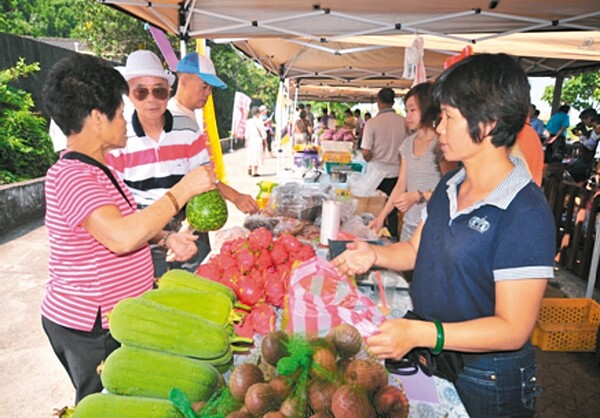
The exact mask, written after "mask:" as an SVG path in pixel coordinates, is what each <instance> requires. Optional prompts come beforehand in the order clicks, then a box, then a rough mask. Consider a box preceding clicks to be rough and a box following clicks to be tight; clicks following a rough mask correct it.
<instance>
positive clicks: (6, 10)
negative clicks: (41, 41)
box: [0, 0, 76, 38]
mask: <svg viewBox="0 0 600 418" xmlns="http://www.w3.org/2000/svg"><path fill="white" fill-rule="evenodd" d="M0 10H1V11H2V13H1V14H0V32H6V33H12V34H13V35H21V36H35V37H41V36H49V37H61V38H68V37H70V35H71V30H72V29H73V28H74V27H75V24H76V9H75V8H74V7H73V4H72V2H71V1H70V0H33V1H20V0H5V1H4V2H2V5H1V6H0Z"/></svg>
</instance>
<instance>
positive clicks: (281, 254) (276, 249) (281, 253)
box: [271, 240, 288, 265]
mask: <svg viewBox="0 0 600 418" xmlns="http://www.w3.org/2000/svg"><path fill="white" fill-rule="evenodd" d="M271 258H272V259H273V263H274V264H276V265H277V264H282V263H285V262H286V261H287V258H288V252H287V249H286V247H285V245H283V243H281V242H280V241H279V240H277V241H275V242H274V243H273V246H272V247H271Z"/></svg>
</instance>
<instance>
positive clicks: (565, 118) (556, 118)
mask: <svg viewBox="0 0 600 418" xmlns="http://www.w3.org/2000/svg"><path fill="white" fill-rule="evenodd" d="M570 124H571V122H570V121H569V115H567V114H566V113H563V112H556V113H555V114H554V115H552V117H551V118H550V120H549V121H548V123H547V124H546V130H547V131H548V132H550V135H556V133H557V132H558V131H560V128H562V127H563V126H564V127H565V128H568V127H569V125H570ZM563 135H564V136H566V132H563Z"/></svg>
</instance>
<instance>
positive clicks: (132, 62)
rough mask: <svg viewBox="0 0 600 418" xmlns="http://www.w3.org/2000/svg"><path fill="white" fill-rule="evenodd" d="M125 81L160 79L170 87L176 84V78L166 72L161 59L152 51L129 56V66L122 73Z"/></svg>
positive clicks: (138, 52) (141, 51)
mask: <svg viewBox="0 0 600 418" xmlns="http://www.w3.org/2000/svg"><path fill="white" fill-rule="evenodd" d="M121 74H123V77H124V78H125V80H127V81H129V80H131V79H133V78H136V77H160V78H164V79H165V80H167V82H168V83H169V86H172V85H173V83H174V82H175V76H174V75H173V74H171V72H169V71H168V70H165V68H164V67H163V65H162V63H161V62H160V59H159V58H158V57H157V56H156V54H155V53H154V52H152V51H146V50H140V51H135V52H132V53H131V54H129V56H128V57H127V64H126V65H125V67H124V68H123V70H122V71H121Z"/></svg>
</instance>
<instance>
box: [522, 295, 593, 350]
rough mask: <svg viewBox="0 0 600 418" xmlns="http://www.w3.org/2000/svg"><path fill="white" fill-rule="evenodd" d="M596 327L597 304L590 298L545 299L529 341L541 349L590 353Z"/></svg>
mask: <svg viewBox="0 0 600 418" xmlns="http://www.w3.org/2000/svg"><path fill="white" fill-rule="evenodd" d="M599 326H600V305H598V303H597V302H596V301H594V300H593V299H570V298H546V299H543V300H542V305H541V307H540V312H539V314H538V319H537V322H536V324H535V327H534V329H533V334H532V336H531V341H532V343H533V344H534V345H537V346H538V347H539V348H541V349H542V350H544V351H588V352H593V351H594V350H595V349H596V338H597V337H598V327H599Z"/></svg>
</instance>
